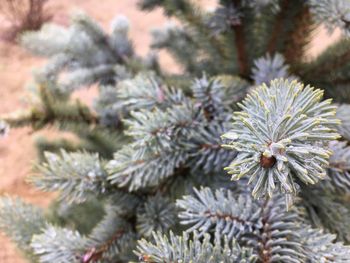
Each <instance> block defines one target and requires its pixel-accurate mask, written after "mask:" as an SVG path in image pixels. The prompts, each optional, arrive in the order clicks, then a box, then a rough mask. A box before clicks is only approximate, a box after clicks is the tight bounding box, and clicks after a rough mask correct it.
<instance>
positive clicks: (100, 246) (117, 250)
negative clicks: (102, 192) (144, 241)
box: [82, 205, 136, 263]
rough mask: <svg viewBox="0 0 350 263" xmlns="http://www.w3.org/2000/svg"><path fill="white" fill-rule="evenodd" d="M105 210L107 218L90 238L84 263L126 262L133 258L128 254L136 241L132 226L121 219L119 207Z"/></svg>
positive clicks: (84, 254)
mask: <svg viewBox="0 0 350 263" xmlns="http://www.w3.org/2000/svg"><path fill="white" fill-rule="evenodd" d="M105 210H106V215H105V217H104V218H103V219H102V221H101V222H100V223H99V224H98V225H97V226H96V227H95V228H94V229H93V231H92V233H91V234H90V235H89V237H88V240H87V243H86V248H87V249H85V252H84V253H83V256H82V261H83V262H84V263H90V262H97V261H106V262H125V260H126V259H130V258H132V255H128V254H127V253H126V252H127V251H128V250H129V249H131V248H132V247H133V246H134V242H135V241H136V239H135V238H136V235H135V233H134V232H133V230H132V227H131V225H130V224H129V223H128V222H127V221H125V220H123V219H122V218H120V212H119V211H120V210H119V207H115V206H113V205H112V206H106V209H105ZM121 212H122V211H121Z"/></svg>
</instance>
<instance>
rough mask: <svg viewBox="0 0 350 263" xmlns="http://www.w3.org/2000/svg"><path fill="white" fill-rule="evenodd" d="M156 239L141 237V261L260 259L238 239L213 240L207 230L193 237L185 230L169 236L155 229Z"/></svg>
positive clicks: (186, 262) (187, 262)
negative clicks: (179, 234)
mask: <svg viewBox="0 0 350 263" xmlns="http://www.w3.org/2000/svg"><path fill="white" fill-rule="evenodd" d="M153 239H154V241H153V242H149V241H147V240H145V239H142V240H141V241H139V243H138V246H137V251H136V254H137V255H138V256H139V262H154V263H156V262H159V263H164V262H165V263H171V262H175V261H177V262H184V263H190V262H196V263H216V262H225V263H229V262H241V263H254V262H257V256H256V255H254V254H253V253H252V250H251V249H245V248H243V249H241V248H240V247H239V245H237V243H235V242H234V241H232V242H229V241H227V239H225V240H224V242H222V241H220V239H216V240H215V242H214V244H212V242H211V241H210V235H208V234H206V235H205V236H204V239H200V237H199V236H198V235H197V234H194V237H193V239H190V237H189V235H187V234H186V233H185V234H183V236H176V235H174V234H173V232H170V236H169V237H167V236H163V234H162V233H153Z"/></svg>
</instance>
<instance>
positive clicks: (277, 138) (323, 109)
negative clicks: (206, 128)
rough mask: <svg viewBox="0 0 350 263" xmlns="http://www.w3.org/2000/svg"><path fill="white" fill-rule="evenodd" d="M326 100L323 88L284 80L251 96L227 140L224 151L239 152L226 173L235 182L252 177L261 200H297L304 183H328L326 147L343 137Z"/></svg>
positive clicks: (234, 120)
mask: <svg viewBox="0 0 350 263" xmlns="http://www.w3.org/2000/svg"><path fill="white" fill-rule="evenodd" d="M322 96H323V91H321V90H319V89H314V88H312V87H310V86H306V87H304V86H303V84H301V83H300V82H297V81H296V80H294V81H290V80H282V79H276V80H274V81H271V83H270V86H269V87H268V86H266V85H265V84H262V85H261V86H259V87H257V88H256V89H255V90H254V91H252V92H251V93H250V94H248V95H247V97H246V98H245V100H243V102H242V103H240V104H239V106H240V108H241V109H242V111H239V112H235V113H234V115H233V128H232V129H231V130H230V131H229V132H227V133H225V134H224V135H223V136H222V137H223V138H225V139H228V140H230V141H229V143H228V144H226V145H224V146H225V147H227V148H231V149H234V150H236V151H238V155H237V157H236V158H235V159H234V160H233V161H232V163H231V164H230V165H229V166H228V167H226V168H225V169H226V170H227V171H228V173H229V174H232V179H233V180H239V179H240V178H241V177H243V176H249V181H248V183H252V184H254V188H253V191H252V194H253V196H254V197H256V198H259V197H262V196H265V195H268V196H270V197H271V196H272V195H273V193H274V192H275V191H278V192H282V193H286V194H293V195H295V194H296V193H297V191H298V188H299V184H300V183H303V184H315V183H317V182H318V181H319V180H321V179H324V178H325V176H326V171H325V168H326V166H327V165H328V160H329V157H330V155H331V154H332V152H331V151H330V150H329V149H328V147H327V142H328V141H331V140H335V139H337V138H338V137H339V135H338V134H337V133H336V130H335V128H336V125H337V124H339V123H340V121H339V120H337V119H336V118H335V112H336V107H335V106H334V105H331V100H330V99H328V100H324V101H321V99H322Z"/></svg>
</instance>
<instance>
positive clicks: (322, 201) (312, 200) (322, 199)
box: [301, 186, 350, 243]
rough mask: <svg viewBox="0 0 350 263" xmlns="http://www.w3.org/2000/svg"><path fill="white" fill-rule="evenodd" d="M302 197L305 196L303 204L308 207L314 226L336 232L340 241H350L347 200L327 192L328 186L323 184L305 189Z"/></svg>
mask: <svg viewBox="0 0 350 263" xmlns="http://www.w3.org/2000/svg"><path fill="white" fill-rule="evenodd" d="M301 197H302V198H303V203H301V205H303V206H304V207H305V208H306V211H307V213H308V219H309V220H310V222H311V224H312V225H313V227H316V228H319V229H326V230H327V232H330V233H334V234H336V235H337V240H338V241H339V240H341V241H344V242H346V243H348V242H349V240H350V235H349V233H348V229H349V228H350V222H349V220H348V218H349V216H350V210H349V208H348V207H347V204H346V201H342V200H341V198H340V197H337V196H334V195H332V193H330V192H327V187H322V186H321V187H318V188H316V189H312V190H310V189H308V190H305V189H303V191H302V192H301ZM334 222H337V223H336V224H335V223H334Z"/></svg>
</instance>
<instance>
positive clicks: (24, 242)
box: [0, 197, 46, 259]
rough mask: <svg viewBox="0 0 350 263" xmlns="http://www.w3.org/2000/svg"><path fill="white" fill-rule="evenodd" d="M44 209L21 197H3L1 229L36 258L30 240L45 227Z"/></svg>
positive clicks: (1, 200) (0, 207)
mask: <svg viewBox="0 0 350 263" xmlns="http://www.w3.org/2000/svg"><path fill="white" fill-rule="evenodd" d="M45 224H46V220H45V218H44V215H43V211H42V210H41V209H39V208H38V207H35V206H33V205H29V204H26V203H24V202H23V201H21V200H20V199H17V198H15V199H12V198H9V197H1V199H0V230H1V231H2V232H3V233H5V234H6V235H7V236H8V237H9V238H10V239H11V240H12V241H13V242H15V243H16V245H17V246H18V247H19V248H20V249H21V250H22V251H24V252H25V253H26V255H27V256H28V257H29V258H32V259H35V257H34V255H33V251H32V248H31V247H30V242H31V240H32V237H33V235H36V234H39V233H40V232H41V231H42V229H43V228H44V227H45Z"/></svg>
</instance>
